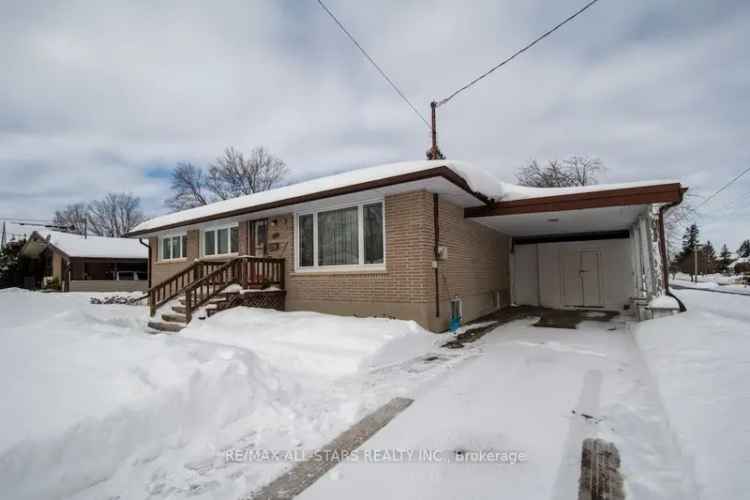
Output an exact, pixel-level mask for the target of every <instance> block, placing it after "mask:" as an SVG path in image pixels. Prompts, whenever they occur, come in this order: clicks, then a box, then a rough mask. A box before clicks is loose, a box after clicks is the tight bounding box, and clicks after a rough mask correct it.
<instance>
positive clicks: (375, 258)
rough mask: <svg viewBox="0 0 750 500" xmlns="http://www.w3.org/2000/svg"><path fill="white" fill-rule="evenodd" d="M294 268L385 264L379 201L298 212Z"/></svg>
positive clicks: (359, 267)
mask: <svg viewBox="0 0 750 500" xmlns="http://www.w3.org/2000/svg"><path fill="white" fill-rule="evenodd" d="M294 227H295V239H296V241H297V245H296V256H295V268H297V269H298V270H346V269H348V268H357V269H375V268H381V269H382V268H383V266H384V264H385V223H384V218H383V201H382V200H379V201H375V202H366V203H362V204H359V205H352V206H345V207H339V208H331V209H325V210H318V211H314V212H308V213H304V212H303V213H299V214H297V217H296V224H295V226H294Z"/></svg>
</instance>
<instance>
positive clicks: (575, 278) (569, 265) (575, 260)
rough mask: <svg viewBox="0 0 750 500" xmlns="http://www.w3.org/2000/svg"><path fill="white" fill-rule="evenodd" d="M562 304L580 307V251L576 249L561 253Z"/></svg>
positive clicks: (581, 284)
mask: <svg viewBox="0 0 750 500" xmlns="http://www.w3.org/2000/svg"><path fill="white" fill-rule="evenodd" d="M562 280H563V305H565V306H569V307H580V306H582V305H583V283H582V282H581V253H580V252H578V251H573V252H565V253H563V254H562Z"/></svg>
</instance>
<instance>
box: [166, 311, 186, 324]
mask: <svg viewBox="0 0 750 500" xmlns="http://www.w3.org/2000/svg"><path fill="white" fill-rule="evenodd" d="M161 319H163V320H164V321H171V322H173V323H187V316H185V315H184V314H177V313H164V314H162V315H161Z"/></svg>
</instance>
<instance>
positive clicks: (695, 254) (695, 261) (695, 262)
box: [693, 243, 702, 283]
mask: <svg viewBox="0 0 750 500" xmlns="http://www.w3.org/2000/svg"><path fill="white" fill-rule="evenodd" d="M698 250H701V248H700V245H699V244H698V243H696V244H695V246H693V270H694V273H693V276H695V278H694V279H695V283H698ZM701 253H702V252H701Z"/></svg>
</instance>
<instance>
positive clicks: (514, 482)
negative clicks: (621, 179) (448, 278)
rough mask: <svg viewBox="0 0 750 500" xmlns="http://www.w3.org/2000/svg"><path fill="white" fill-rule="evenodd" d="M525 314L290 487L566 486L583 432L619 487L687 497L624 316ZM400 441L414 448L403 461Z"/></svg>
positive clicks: (435, 490)
mask: <svg viewBox="0 0 750 500" xmlns="http://www.w3.org/2000/svg"><path fill="white" fill-rule="evenodd" d="M534 322H535V320H520V321H515V322H513V323H509V324H506V325H502V326H500V327H498V328H497V329H495V330H494V331H493V332H491V333H489V334H487V335H486V336H484V337H482V338H481V339H480V340H479V341H478V342H477V343H476V344H475V346H476V347H474V349H476V350H477V355H476V356H475V357H474V358H473V359H471V360H468V361H466V362H464V363H462V364H461V366H460V367H458V368H457V369H456V370H454V371H453V372H451V373H450V375H449V376H446V377H445V378H443V379H440V380H439V381H436V382H435V383H433V384H430V385H429V386H426V387H425V386H422V387H421V388H417V389H416V390H415V392H414V393H413V396H414V398H415V402H414V403H413V404H412V405H411V406H410V407H409V408H408V409H406V410H405V411H404V412H403V413H402V414H401V415H399V416H398V417H397V418H396V419H395V420H394V421H393V422H391V423H390V424H389V425H388V426H387V427H386V428H385V429H383V430H382V431H380V432H379V433H378V434H376V435H375V436H374V437H373V438H371V439H370V440H369V441H368V442H367V443H366V444H365V445H364V447H363V449H362V450H361V452H360V453H359V454H358V455H357V458H356V461H355V460H350V461H348V462H346V463H343V464H341V465H339V466H338V467H336V468H335V469H333V470H332V471H330V472H329V473H328V474H326V476H324V477H323V478H321V480H319V481H318V482H317V483H315V484H314V485H313V486H312V487H310V488H309V489H308V490H307V491H305V492H304V493H303V494H302V495H301V497H300V498H303V499H327V500H330V499H343V498H354V497H356V498H360V499H370V498H372V499H380V498H430V499H456V498H472V499H480V498H486V499H495V498H519V499H570V498H577V495H578V478H579V474H580V461H581V445H582V441H583V439H584V438H586V437H589V436H600V437H603V438H605V439H607V440H611V441H613V442H614V443H615V444H616V445H617V447H618V449H619V450H620V453H621V456H622V470H623V473H624V476H625V488H626V498H634V499H639V500H644V499H690V498H695V495H694V493H693V491H694V488H693V484H692V482H691V479H690V476H686V475H685V474H684V471H683V467H682V466H683V464H682V457H681V455H680V451H679V448H678V446H677V445H676V443H675V441H674V439H673V437H672V434H671V432H670V427H669V423H668V421H667V419H666V417H665V414H664V411H663V408H662V405H661V402H660V400H659V398H658V396H657V393H656V391H655V390H654V386H653V384H652V383H651V381H650V377H649V373H648V370H647V369H646V367H645V365H644V363H643V359H642V356H641V353H640V352H639V350H638V348H637V345H636V343H635V341H634V339H633V334H632V331H631V330H630V328H631V327H630V325H629V324H627V323H625V322H622V321H615V322H612V323H594V322H588V323H583V324H581V325H580V326H579V329H578V330H564V329H551V328H537V327H533V326H531V324H532V323H534ZM612 328H615V329H614V330H611V329H612ZM589 417H590V418H589ZM401 451H405V452H413V453H414V455H413V456H412V458H411V462H409V457H408V455H406V454H404V455H401V454H400V452H401ZM457 451H459V452H460V451H463V454H458V455H457V454H456V452H457ZM490 451H496V452H499V453H498V454H497V455H495V456H494V457H492V458H489V456H488V455H487V454H485V456H484V459H485V460H489V461H486V462H484V463H471V460H472V455H471V453H470V452H476V453H479V452H490ZM503 452H507V454H503ZM385 453H389V454H390V459H391V461H390V462H389V463H374V464H372V465H371V464H370V462H373V461H374V462H377V461H379V460H383V461H385V462H388V459H386V458H384V457H386V455H385ZM420 453H421V454H422V456H421V457H420V456H419V454H420ZM513 453H515V455H513ZM520 454H523V456H522V455H520ZM368 457H369V458H368ZM473 458H479V457H478V456H477V455H474V456H473ZM404 461H406V462H409V463H404ZM412 462H413V463H412ZM467 462H468V463H467Z"/></svg>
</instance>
